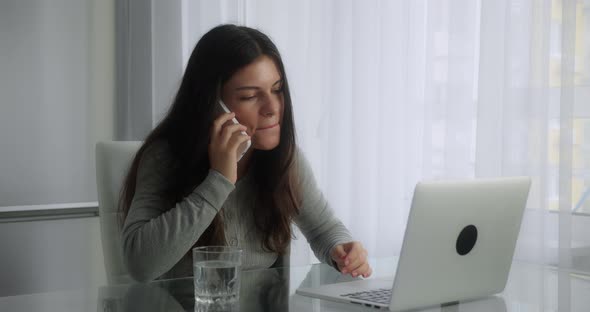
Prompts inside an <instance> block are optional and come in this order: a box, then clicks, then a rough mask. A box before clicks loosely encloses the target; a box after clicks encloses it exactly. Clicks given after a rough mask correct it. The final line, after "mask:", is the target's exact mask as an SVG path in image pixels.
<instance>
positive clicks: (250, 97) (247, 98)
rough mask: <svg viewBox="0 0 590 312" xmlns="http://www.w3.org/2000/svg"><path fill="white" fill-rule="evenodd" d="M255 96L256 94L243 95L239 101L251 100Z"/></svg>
mask: <svg viewBox="0 0 590 312" xmlns="http://www.w3.org/2000/svg"><path fill="white" fill-rule="evenodd" d="M255 98H256V95H253V96H244V97H241V98H240V100H241V101H251V100H253V99H255Z"/></svg>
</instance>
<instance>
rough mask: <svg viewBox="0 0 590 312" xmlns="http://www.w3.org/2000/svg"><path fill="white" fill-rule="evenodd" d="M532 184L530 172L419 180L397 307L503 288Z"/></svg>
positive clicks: (401, 263) (398, 278) (397, 281)
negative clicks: (506, 176) (510, 176)
mask: <svg viewBox="0 0 590 312" xmlns="http://www.w3.org/2000/svg"><path fill="white" fill-rule="evenodd" d="M530 184H531V181H530V178H528V177H514V178H495V179H476V180H470V181H456V182H450V181H444V182H422V183H419V184H418V185H417V186H416V189H415V191H414V197H413V199H412V207H411V209H410V215H409V218H408V223H407V227H406V232H405V236H404V241H403V245H402V249H401V252H400V259H399V263H398V268H397V272H396V276H395V280H394V283H393V289H392V296H391V302H390V307H389V308H390V310H392V311H397V310H404V309H410V308H415V307H424V306H431V305H438V304H441V303H446V302H453V301H460V300H467V299H473V298H478V297H483V296H487V295H491V294H495V293H499V292H501V291H503V289H504V287H505V286H506V282H507V279H508V273H509V271H510V265H511V263H512V258H513V255H514V249H515V246H516V240H517V237H518V233H519V230H520V225H521V220H522V215H523V213H524V208H525V206H526V201H527V197H528V193H529V188H530Z"/></svg>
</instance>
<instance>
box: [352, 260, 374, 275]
mask: <svg viewBox="0 0 590 312" xmlns="http://www.w3.org/2000/svg"><path fill="white" fill-rule="evenodd" d="M370 270H371V267H369V263H368V262H364V263H363V264H361V265H360V266H359V267H358V268H356V269H354V270H352V272H351V275H352V277H357V276H359V275H361V276H364V275H365V274H367V273H368V272H369V271H370Z"/></svg>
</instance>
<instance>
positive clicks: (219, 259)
mask: <svg viewBox="0 0 590 312" xmlns="http://www.w3.org/2000/svg"><path fill="white" fill-rule="evenodd" d="M241 265H242V250H241V249H239V248H234V247H227V246H206V247H197V248H193V274H194V284H195V308H196V307H206V308H208V310H209V311H212V310H219V311H227V310H230V308H231V307H235V306H236V305H237V304H238V302H239V295H240V267H241Z"/></svg>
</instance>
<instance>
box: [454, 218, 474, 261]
mask: <svg viewBox="0 0 590 312" xmlns="http://www.w3.org/2000/svg"><path fill="white" fill-rule="evenodd" d="M476 241H477V228H476V227H475V225H473V224H471V225H468V226H466V227H465V228H463V230H462V231H461V233H459V237H457V246H456V248H457V253H458V254H460V255H461V256H464V255H466V254H468V253H469V252H470V251H471V249H473V247H474V246H475V242H476Z"/></svg>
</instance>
